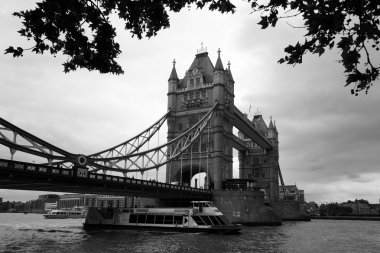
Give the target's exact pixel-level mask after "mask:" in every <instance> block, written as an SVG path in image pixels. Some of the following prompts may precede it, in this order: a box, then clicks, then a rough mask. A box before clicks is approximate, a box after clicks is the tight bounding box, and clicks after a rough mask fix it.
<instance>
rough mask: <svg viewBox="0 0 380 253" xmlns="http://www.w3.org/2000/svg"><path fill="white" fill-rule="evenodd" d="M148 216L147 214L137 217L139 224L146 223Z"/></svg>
mask: <svg viewBox="0 0 380 253" xmlns="http://www.w3.org/2000/svg"><path fill="white" fill-rule="evenodd" d="M145 220H146V215H145V214H139V215H138V216H137V223H145Z"/></svg>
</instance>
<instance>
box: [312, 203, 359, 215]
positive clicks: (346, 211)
mask: <svg viewBox="0 0 380 253" xmlns="http://www.w3.org/2000/svg"><path fill="white" fill-rule="evenodd" d="M319 214H320V215H321V216H349V215H351V214H352V208H351V207H347V206H341V205H339V204H338V203H330V204H327V205H321V206H320V207H319Z"/></svg>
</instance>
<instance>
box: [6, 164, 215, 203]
mask: <svg viewBox="0 0 380 253" xmlns="http://www.w3.org/2000/svg"><path fill="white" fill-rule="evenodd" d="M0 188H1V189H13V190H34V191H49V192H68V193H88V194H90V193H92V194H103V195H121V196H134V197H147V198H159V199H163V200H164V199H167V200H176V199H181V200H211V198H212V192H211V191H210V190H205V189H199V188H192V187H187V186H179V185H172V184H168V183H161V182H156V181H146V180H140V179H134V178H129V177H119V176H112V175H103V174H98V173H93V172H90V171H88V169H86V168H81V167H74V168H73V169H66V168H59V167H52V166H46V165H39V164H34V163H25V162H19V161H11V160H4V159H0Z"/></svg>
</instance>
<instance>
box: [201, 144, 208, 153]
mask: <svg viewBox="0 0 380 253" xmlns="http://www.w3.org/2000/svg"><path fill="white" fill-rule="evenodd" d="M206 150H207V147H206V143H205V142H203V143H202V144H201V151H202V152H204V151H206Z"/></svg>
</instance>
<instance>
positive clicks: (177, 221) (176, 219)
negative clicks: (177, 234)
mask: <svg viewBox="0 0 380 253" xmlns="http://www.w3.org/2000/svg"><path fill="white" fill-rule="evenodd" d="M182 221H183V218H182V216H181V215H175V216H174V224H178V225H179V224H182Z"/></svg>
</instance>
